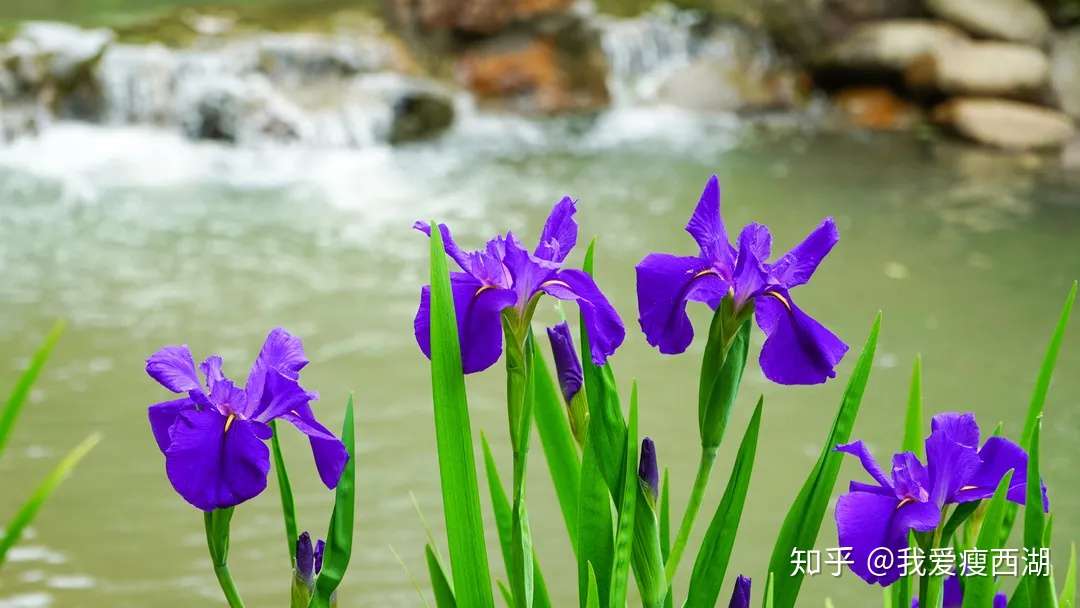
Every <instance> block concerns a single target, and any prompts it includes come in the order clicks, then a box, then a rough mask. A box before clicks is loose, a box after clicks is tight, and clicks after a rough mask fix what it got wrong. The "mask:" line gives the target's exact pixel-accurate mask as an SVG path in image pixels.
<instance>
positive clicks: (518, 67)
mask: <svg viewBox="0 0 1080 608" xmlns="http://www.w3.org/2000/svg"><path fill="white" fill-rule="evenodd" d="M457 74H458V80H459V81H460V82H461V83H462V84H463V85H464V86H465V87H466V88H468V89H469V90H470V91H472V92H473V93H474V94H475V95H476V96H477V97H478V98H479V100H480V101H481V102H483V103H486V104H487V105H494V106H497V107H499V108H501V109H508V110H513V111H517V112H524V113H541V114H556V113H564V112H580V111H588V110H595V109H598V108H601V107H603V106H606V105H607V103H608V90H607V63H606V60H605V57H604V54H603V52H602V50H601V48H600V44H599V37H598V35H597V33H596V32H594V31H592V30H591V29H589V28H587V26H585V24H583V23H581V22H576V21H574V22H567V23H566V24H565V25H564V27H562V28H560V29H559V30H558V31H555V32H551V33H548V32H538V33H517V32H515V33H510V34H506V35H502V36H498V37H495V38H493V39H490V40H488V41H485V42H484V43H481V44H479V45H476V46H474V47H472V48H470V49H469V50H467V51H466V52H464V53H463V54H462V55H461V57H460V58H459V60H458V64H457Z"/></svg>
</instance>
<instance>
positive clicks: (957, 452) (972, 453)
mask: <svg viewBox="0 0 1080 608" xmlns="http://www.w3.org/2000/svg"><path fill="white" fill-rule="evenodd" d="M939 419H941V420H942V421H944V424H933V423H932V424H931V428H933V429H934V430H933V431H932V432H931V433H930V436H929V437H927V438H926V442H925V446H926V463H927V469H928V470H929V472H930V483H931V487H930V499H931V500H932V501H934V502H935V503H937V504H939V505H940V504H945V503H948V502H956V498H957V493H958V492H959V491H960V489H961V488H963V487H964V485H965V484H966V482H967V480H969V479H971V477H972V475H974V474H975V471H976V470H978V468H979V464H980V460H979V454H978V452H977V451H976V447H977V446H978V427H976V429H975V433H976V434H975V444H974V445H969V444H966V443H961V442H959V441H957V440H956V439H961V440H963V441H968V440H970V434H969V433H967V431H966V430H964V429H963V428H962V427H959V426H956V425H955V424H953V423H954V422H956V421H957V420H958V419H957V418H954V417H948V418H945V417H943V416H935V417H934V419H933V420H934V421H938V420H939ZM971 421H972V423H973V422H974V418H972V420H971ZM957 431H962V433H958V432H957Z"/></svg>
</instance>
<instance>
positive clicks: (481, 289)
mask: <svg viewBox="0 0 1080 608" xmlns="http://www.w3.org/2000/svg"><path fill="white" fill-rule="evenodd" d="M489 289H495V286H494V285H481V286H480V289H477V290H476V293H474V294H473V297H474V298H475V297H476V296H478V295H480V294H482V293H484V292H485V291H487V290H489Z"/></svg>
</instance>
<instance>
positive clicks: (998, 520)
mask: <svg viewBox="0 0 1080 608" xmlns="http://www.w3.org/2000/svg"><path fill="white" fill-rule="evenodd" d="M1012 477H1013V471H1009V472H1008V473H1006V474H1005V476H1004V477H1002V478H1001V482H1000V483H998V487H997V490H996V491H995V492H994V497H993V498H991V499H990V506H989V508H988V509H987V510H986V517H985V518H983V522H982V529H981V530H979V538H978V540H976V541H975V546H976V547H977V548H978V549H982V550H985V551H987V552H990V551H991V550H993V549H1000V548H1001V544H1000V543H999V542H998V541H999V539H1000V530H1001V524H1002V522H1003V520H1004V518H1005V495H1006V494H1007V493H1008V491H1009V482H1010V481H1011V480H1012ZM987 570H989V568H988V569H987ZM994 592H995V587H994V577H993V576H991V574H990V573H989V572H986V573H984V574H983V575H981V576H976V575H973V574H969V575H968V576H967V577H965V579H964V603H963V608H984V607H985V606H991V605H993V602H994Z"/></svg>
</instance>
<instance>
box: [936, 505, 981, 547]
mask: <svg viewBox="0 0 1080 608" xmlns="http://www.w3.org/2000/svg"><path fill="white" fill-rule="evenodd" d="M980 502H981V501H978V500H973V501H971V502H962V503H960V504H958V505H956V510H955V511H953V513H952V515H951V516H949V519H948V521H946V522H945V527H944V528H942V532H941V538H942V539H943V540H945V541H948V540H949V539H950V538H952V535H953V533H955V532H956V530H957V529H958V528H959V527H960V525H961V524H963V523H964V522H965V521H967V519H968V518H969V517H971V515H972V514H973V513H975V511H976V509H978V508H979V504H980Z"/></svg>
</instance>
